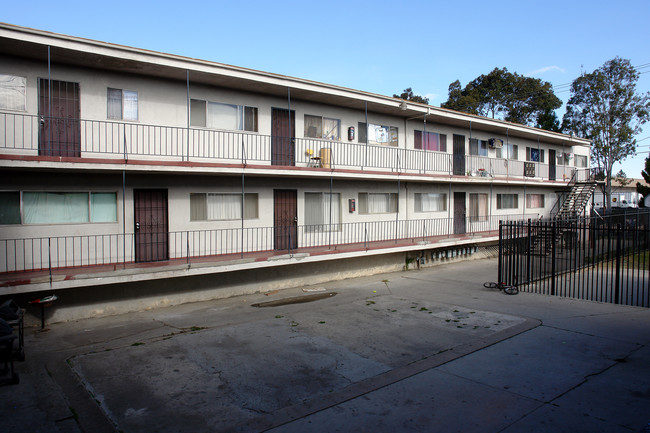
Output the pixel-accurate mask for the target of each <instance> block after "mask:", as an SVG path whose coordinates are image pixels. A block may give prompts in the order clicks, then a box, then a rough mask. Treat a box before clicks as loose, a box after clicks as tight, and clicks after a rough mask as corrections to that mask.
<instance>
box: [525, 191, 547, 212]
mask: <svg viewBox="0 0 650 433" xmlns="http://www.w3.org/2000/svg"><path fill="white" fill-rule="evenodd" d="M543 207H544V194H526V208H527V209H541V208H543Z"/></svg>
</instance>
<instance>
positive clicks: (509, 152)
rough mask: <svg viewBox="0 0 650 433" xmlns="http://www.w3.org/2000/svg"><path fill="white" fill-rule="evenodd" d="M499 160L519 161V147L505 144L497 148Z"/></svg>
mask: <svg viewBox="0 0 650 433" xmlns="http://www.w3.org/2000/svg"><path fill="white" fill-rule="evenodd" d="M497 158H503V159H515V160H516V159H519V146H517V145H516V144H512V143H504V144H503V146H502V147H500V148H497Z"/></svg>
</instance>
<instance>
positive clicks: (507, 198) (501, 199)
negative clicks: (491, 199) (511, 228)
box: [497, 194, 519, 209]
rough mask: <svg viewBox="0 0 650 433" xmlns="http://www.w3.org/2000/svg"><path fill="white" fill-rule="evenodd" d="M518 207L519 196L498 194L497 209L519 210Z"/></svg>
mask: <svg viewBox="0 0 650 433" xmlns="http://www.w3.org/2000/svg"><path fill="white" fill-rule="evenodd" d="M518 207H519V195H518V194H497V209H517V208H518Z"/></svg>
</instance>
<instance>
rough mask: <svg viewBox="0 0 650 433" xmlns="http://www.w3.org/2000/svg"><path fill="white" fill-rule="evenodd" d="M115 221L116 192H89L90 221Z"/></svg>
mask: <svg viewBox="0 0 650 433" xmlns="http://www.w3.org/2000/svg"><path fill="white" fill-rule="evenodd" d="M116 221H117V193H114V192H91V193H90V222H93V223H111V222H116Z"/></svg>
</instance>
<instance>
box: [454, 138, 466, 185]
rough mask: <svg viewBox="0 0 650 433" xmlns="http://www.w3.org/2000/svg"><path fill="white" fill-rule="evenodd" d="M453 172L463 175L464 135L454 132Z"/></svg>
mask: <svg viewBox="0 0 650 433" xmlns="http://www.w3.org/2000/svg"><path fill="white" fill-rule="evenodd" d="M454 174H455V175H458V176H464V175H465V136H464V135H458V134H454ZM463 194H464V193H463Z"/></svg>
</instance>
